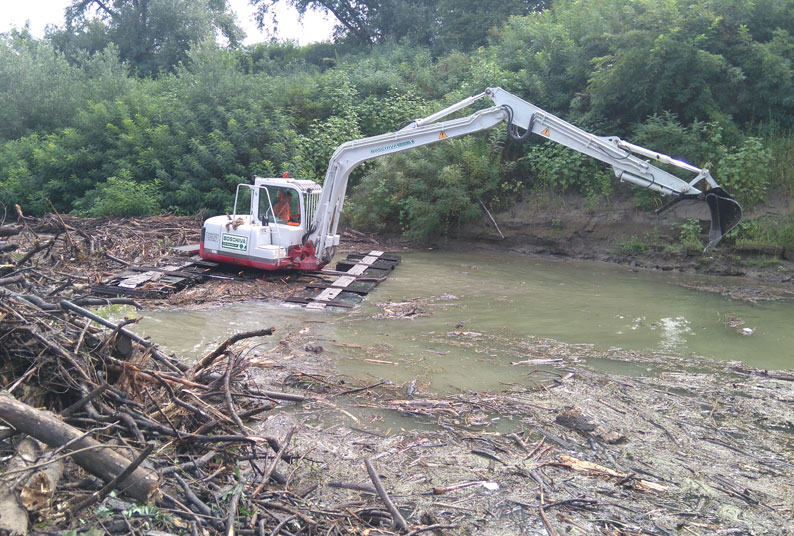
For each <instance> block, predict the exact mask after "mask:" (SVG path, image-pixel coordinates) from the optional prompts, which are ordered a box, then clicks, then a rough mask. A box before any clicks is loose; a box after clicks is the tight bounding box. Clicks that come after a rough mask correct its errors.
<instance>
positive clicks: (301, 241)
mask: <svg viewBox="0 0 794 536" xmlns="http://www.w3.org/2000/svg"><path fill="white" fill-rule="evenodd" d="M485 98H488V99H490V100H491V101H492V102H493V105H492V106H490V107H488V108H484V109H481V110H478V111H475V112H474V113H472V114H471V115H468V116H466V117H462V118H457V119H450V120H445V121H442V119H444V118H445V117H447V116H449V115H451V114H453V113H455V112H457V111H459V110H461V109H463V108H466V107H468V106H471V105H472V104H474V103H475V102H477V101H479V100H481V99H485ZM503 123H504V124H506V125H507V134H508V136H509V137H510V138H511V139H513V140H517V141H524V140H526V139H528V138H529V137H530V136H531V135H533V134H534V135H538V136H540V137H541V138H545V139H547V140H551V141H554V142H557V143H560V144H562V145H564V146H566V147H569V148H571V149H573V150H575V151H579V152H580V153H584V154H586V155H588V156H591V157H593V158H595V159H597V160H601V161H602V162H606V163H607V164H609V165H610V166H612V168H613V170H614V172H615V175H616V176H617V178H618V179H620V180H621V181H625V182H629V183H632V184H635V185H637V186H640V187H643V188H649V189H651V190H654V191H656V192H660V193H662V194H667V195H670V196H673V199H672V200H671V202H670V203H668V204H667V205H666V207H669V206H670V205H672V204H675V203H677V202H679V201H681V200H684V199H695V200H700V201H705V203H706V205H707V206H708V208H709V210H710V211H711V228H710V230H709V235H708V244H707V246H706V249H707V250H708V249H709V248H712V247H714V246H715V245H716V244H717V243H718V242H719V241H720V240H721V239H722V238H723V236H725V234H726V233H727V232H728V231H730V230H731V229H733V228H734V227H735V226H736V225H737V224H738V223H739V221H741V218H742V207H741V206H740V205H739V203H738V202H736V200H734V199H733V198H732V197H731V196H730V195H729V194H728V193H727V192H726V191H725V190H724V189H723V188H721V187H720V186H719V185H718V184H717V182H716V181H715V180H714V179H713V178H712V176H711V174H710V173H709V170H707V169H701V168H698V167H695V166H693V165H690V164H688V163H686V162H683V161H681V160H677V159H675V158H672V157H670V156H667V155H665V154H661V153H657V152H656V151H652V150H650V149H646V148H644V147H640V146H638V145H634V144H631V143H629V142H627V141H624V140H621V139H620V138H618V137H614V136H609V137H601V136H596V135H594V134H591V133H589V132H585V131H584V130H582V129H580V128H578V127H575V126H574V125H572V124H570V123H567V122H566V121H564V120H562V119H560V118H559V117H556V116H554V115H553V114H550V113H549V112H546V111H544V110H542V109H541V108H538V107H537V106H535V105H534V104H530V103H529V102H527V101H525V100H523V99H521V98H519V97H517V96H515V95H513V94H511V93H509V92H507V91H505V90H504V89H502V88H488V89H486V90H485V91H484V92H482V93H480V94H479V95H474V96H472V97H469V98H466V99H463V100H462V101H460V102H458V103H456V104H454V105H452V106H449V107H447V108H445V109H443V110H441V111H439V112H436V113H434V114H432V115H430V116H428V117H425V118H424V119H417V120H415V121H412V122H410V123H409V124H408V125H407V126H405V127H404V128H402V129H400V130H398V131H396V132H391V133H388V134H382V135H380V136H373V137H370V138H364V139H359V140H353V141H349V142H346V143H343V144H342V145H340V146H339V147H338V148H337V149H336V151H335V152H334V154H333V156H332V157H331V161H330V162H329V164H328V171H327V172H326V175H325V180H324V181H323V184H322V186H320V185H319V184H317V183H316V182H314V181H312V180H306V179H295V178H289V177H282V178H261V177H255V178H254V180H253V184H239V185H238V186H237V194H236V197H235V203H234V210H233V212H232V214H230V215H221V216H215V217H212V218H209V219H207V220H206V221H205V222H204V226H203V228H202V230H201V245H200V255H201V257H202V258H204V259H207V260H211V261H219V262H223V263H231V264H238V265H242V266H248V267H254V268H260V269H265V270H286V269H293V270H302V271H316V270H320V269H322V267H323V266H325V265H326V264H328V263H329V262H330V261H331V258H332V257H333V256H334V254H335V253H336V248H337V246H338V245H339V234H338V232H337V228H338V226H339V217H340V215H341V213H342V206H343V205H344V201H345V191H346V189H347V181H348V178H349V177H350V173H351V171H353V169H354V168H355V167H356V166H357V165H359V164H360V163H362V162H364V161H366V160H370V159H372V158H377V157H379V156H384V155H388V154H392V153H397V152H400V151H406V150H409V149H414V148H416V147H421V146H423V145H429V144H431V143H435V142H439V141H443V140H448V139H451V138H456V137H458V136H463V135H466V134H472V133H474V132H480V131H483V130H486V129H490V128H493V127H495V126H497V125H500V124H503ZM646 159H651V160H655V161H658V162H661V163H663V164H666V165H667V166H670V167H673V168H677V169H678V170H681V171H680V173H681V174H684V175H686V174H691V177H690V178H689V179H688V180H684V179H682V178H679V177H678V176H676V175H673V174H672V173H669V172H667V171H665V170H663V169H660V168H659V167H656V166H654V165H652V164H651V163H650V162H649V161H647V160H646ZM668 169H669V168H668Z"/></svg>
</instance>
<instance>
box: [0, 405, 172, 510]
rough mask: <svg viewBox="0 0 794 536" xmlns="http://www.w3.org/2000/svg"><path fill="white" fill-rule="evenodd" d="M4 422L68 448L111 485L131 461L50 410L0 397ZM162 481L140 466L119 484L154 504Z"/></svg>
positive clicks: (87, 469)
mask: <svg viewBox="0 0 794 536" xmlns="http://www.w3.org/2000/svg"><path fill="white" fill-rule="evenodd" d="M0 420H2V421H4V422H6V423H7V424H9V425H10V426H12V427H13V428H14V429H15V430H17V431H18V432H22V433H25V434H27V435H29V436H31V437H34V438H36V439H38V440H39V441H42V442H44V443H46V444H48V445H50V446H52V447H61V446H64V445H66V444H67V443H68V444H69V445H68V447H66V452H70V453H71V457H72V459H73V460H74V461H75V462H76V463H77V464H78V465H79V466H80V467H82V468H83V469H85V470H86V471H88V472H89V473H91V474H92V475H94V476H97V477H99V478H101V479H102V480H104V481H106V482H108V481H110V480H112V479H113V478H115V477H116V476H118V475H119V474H121V472H122V471H124V469H126V468H127V466H128V465H129V464H130V460H128V459H127V458H125V457H124V456H122V455H120V454H118V453H117V452H115V451H114V450H112V449H111V448H109V447H108V446H106V445H103V444H102V443H99V442H98V441H95V440H94V439H91V438H90V437H88V436H87V435H85V434H84V433H83V432H82V431H80V430H78V429H77V428H74V427H73V426H69V425H68V424H66V423H64V422H62V421H61V420H60V419H58V417H56V416H55V415H54V414H52V413H50V412H49V411H40V410H37V409H35V408H32V407H30V406H28V405H27V404H23V403H22V402H19V401H17V400H15V399H14V398H12V397H10V396H8V395H5V394H4V395H0ZM158 486H159V479H158V477H157V473H155V472H154V471H152V470H149V469H145V468H142V467H139V468H138V469H136V470H135V471H133V473H132V474H131V475H130V476H128V477H127V478H125V479H124V480H123V481H122V482H120V483H119V485H118V489H119V490H120V491H121V492H123V493H125V494H127V495H128V496H129V497H131V498H133V499H135V500H137V501H140V502H143V503H150V502H152V501H153V500H154V499H156V498H157V495H158V493H159V491H158Z"/></svg>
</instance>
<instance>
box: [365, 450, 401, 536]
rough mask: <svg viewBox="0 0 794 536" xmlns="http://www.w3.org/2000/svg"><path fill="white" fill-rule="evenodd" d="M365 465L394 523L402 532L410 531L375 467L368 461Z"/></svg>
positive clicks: (366, 460)
mask: <svg viewBox="0 0 794 536" xmlns="http://www.w3.org/2000/svg"><path fill="white" fill-rule="evenodd" d="M364 465H365V466H366V467H367V473H369V478H370V480H372V483H373V484H374V485H375V489H376V490H377V492H378V496H379V497H380V500H382V501H383V504H385V505H386V508H387V509H388V510H389V513H390V514H391V516H392V519H393V520H394V523H395V524H396V525H397V526H398V527H399V528H400V530H403V531H406V530H408V523H406V522H405V518H403V516H402V514H401V513H400V511H399V510H398V509H397V507H396V506H394V503H393V502H392V500H391V498H390V497H389V494H388V493H386V488H384V487H383V484H382V483H381V481H380V477H379V476H378V473H377V472H376V471H375V467H373V465H372V462H371V461H369V460H368V459H365V460H364Z"/></svg>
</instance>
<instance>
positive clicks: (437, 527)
mask: <svg viewBox="0 0 794 536" xmlns="http://www.w3.org/2000/svg"><path fill="white" fill-rule="evenodd" d="M456 528H458V526H457V525H442V524H440V523H436V524H435V525H427V526H424V527H419V528H417V529H414V530H412V531H411V532H409V533H408V534H406V535H405V536H415V535H416V534H421V533H423V532H430V531H436V530H444V529H449V530H452V529H456Z"/></svg>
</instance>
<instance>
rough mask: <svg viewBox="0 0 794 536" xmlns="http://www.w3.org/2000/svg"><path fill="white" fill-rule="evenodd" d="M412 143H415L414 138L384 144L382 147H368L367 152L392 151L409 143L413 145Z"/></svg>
mask: <svg viewBox="0 0 794 536" xmlns="http://www.w3.org/2000/svg"><path fill="white" fill-rule="evenodd" d="M414 143H415V141H414V140H408V141H401V142H400V143H392V144H390V145H384V146H383V147H375V148H374V149H370V151H369V154H378V153H385V152H386V151H393V150H394V149H399V148H400V147H407V146H409V145H413V144H414Z"/></svg>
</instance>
